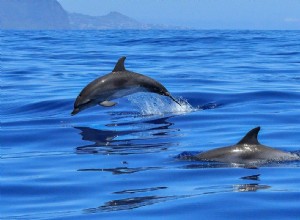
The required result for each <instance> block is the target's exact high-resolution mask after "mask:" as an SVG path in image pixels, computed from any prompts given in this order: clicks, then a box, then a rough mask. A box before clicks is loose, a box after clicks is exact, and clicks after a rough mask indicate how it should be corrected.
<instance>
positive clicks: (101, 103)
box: [99, 101, 117, 107]
mask: <svg viewBox="0 0 300 220" xmlns="http://www.w3.org/2000/svg"><path fill="white" fill-rule="evenodd" d="M116 104H117V103H116V102H110V101H103V102H100V103H99V105H101V106H103V107H112V106H114V105H116Z"/></svg>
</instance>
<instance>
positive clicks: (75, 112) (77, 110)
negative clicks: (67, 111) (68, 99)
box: [71, 108, 79, 116]
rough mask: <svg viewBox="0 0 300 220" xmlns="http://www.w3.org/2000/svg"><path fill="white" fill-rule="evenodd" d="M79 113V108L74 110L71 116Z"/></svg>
mask: <svg viewBox="0 0 300 220" xmlns="http://www.w3.org/2000/svg"><path fill="white" fill-rule="evenodd" d="M78 112H79V108H74V110H73V111H72V112H71V115H72V116H73V115H76V114H77V113H78Z"/></svg>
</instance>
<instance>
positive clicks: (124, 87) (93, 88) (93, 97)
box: [71, 57, 180, 115]
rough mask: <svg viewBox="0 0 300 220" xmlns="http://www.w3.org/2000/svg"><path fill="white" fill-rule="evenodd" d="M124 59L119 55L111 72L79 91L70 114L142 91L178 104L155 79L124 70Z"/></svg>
mask: <svg viewBox="0 0 300 220" xmlns="http://www.w3.org/2000/svg"><path fill="white" fill-rule="evenodd" d="M125 59H126V57H121V58H120V59H119V60H118V62H117V64H116V65H115V68H114V69H113V71H112V72H111V73H109V74H106V75H104V76H102V77H99V78H97V79H95V80H94V81H92V82H91V83H89V84H88V85H87V86H86V87H85V88H84V89H83V90H82V91H81V92H80V94H79V96H78V97H77V98H76V101H75V103H74V109H73V111H72V113H71V115H75V114H77V113H78V112H80V111H82V110H84V109H87V108H90V107H92V106H95V105H98V104H99V105H101V106H104V107H112V106H114V105H116V103H115V102H112V101H111V100H113V99H117V98H121V97H123V96H126V95H130V94H133V93H136V92H142V91H145V92H151V93H157V94H159V95H163V96H168V97H170V98H171V99H172V100H173V101H174V102H176V103H177V104H179V102H178V101H176V100H175V99H174V98H173V97H172V96H171V94H170V92H169V91H168V90H167V89H166V88H165V87H164V86H163V85H162V84H160V83H159V82H157V81H156V80H154V79H152V78H150V77H148V76H145V75H142V74H139V73H135V72H131V71H128V70H126V69H125V66H124V61H125ZM179 105H180V104H179Z"/></svg>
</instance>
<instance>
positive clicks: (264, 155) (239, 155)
mask: <svg viewBox="0 0 300 220" xmlns="http://www.w3.org/2000/svg"><path fill="white" fill-rule="evenodd" d="M259 131H260V127H256V128H254V129H252V130H251V131H249V132H248V133H247V134H246V135H245V136H244V137H243V138H242V139H241V140H240V141H239V142H238V143H237V144H235V145H232V146H228V147H221V148H217V149H212V150H209V151H206V152H202V153H199V154H196V155H195V156H194V157H195V159H196V160H202V161H216V162H224V163H236V164H253V163H265V162H280V161H294V160H300V156H298V155H296V154H293V153H289V152H285V151H281V150H277V149H274V148H271V147H268V146H265V145H262V144H260V143H259V141H258V139H257V135H258V132H259Z"/></svg>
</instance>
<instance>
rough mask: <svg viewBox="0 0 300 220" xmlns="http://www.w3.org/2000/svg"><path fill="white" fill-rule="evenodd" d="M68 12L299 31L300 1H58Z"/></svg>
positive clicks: (190, 24)
mask: <svg viewBox="0 0 300 220" xmlns="http://www.w3.org/2000/svg"><path fill="white" fill-rule="evenodd" d="M58 1H59V2H60V3H61V4H62V6H63V7H64V8H65V9H66V10H67V11H69V12H78V13H83V14H88V15H99V16H100V15H105V14H108V13H109V12H111V11H117V12H120V13H122V14H124V15H127V16H129V17H132V18H134V19H136V20H138V21H140V22H144V23H149V24H167V25H175V26H184V27H191V28H200V29H271V30H272V29H277V30H278V29H279V30H289V29H294V30H300V0H58Z"/></svg>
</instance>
